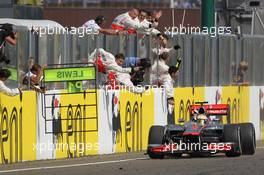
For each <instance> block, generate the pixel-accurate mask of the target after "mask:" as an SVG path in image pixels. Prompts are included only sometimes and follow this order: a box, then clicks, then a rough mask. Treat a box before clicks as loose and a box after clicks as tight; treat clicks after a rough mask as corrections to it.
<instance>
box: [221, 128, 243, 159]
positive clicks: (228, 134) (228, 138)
mask: <svg viewBox="0 0 264 175" xmlns="http://www.w3.org/2000/svg"><path fill="white" fill-rule="evenodd" d="M223 134H224V135H223V137H224V141H225V143H234V145H233V147H232V148H231V150H230V151H227V152H226V153H225V155H226V156H227V157H237V156H240V155H241V139H240V128H239V126H238V125H236V124H228V125H224V133H223Z"/></svg>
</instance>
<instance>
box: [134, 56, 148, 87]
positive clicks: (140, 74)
mask: <svg viewBox="0 0 264 175" xmlns="http://www.w3.org/2000/svg"><path fill="white" fill-rule="evenodd" d="M137 66H139V67H141V69H140V70H139V71H137V72H135V73H134V74H133V75H131V81H132V83H133V84H134V86H137V85H140V83H142V82H143V81H144V74H145V69H146V68H149V67H151V60H150V59H149V58H142V59H140V62H139V63H138V65H137Z"/></svg>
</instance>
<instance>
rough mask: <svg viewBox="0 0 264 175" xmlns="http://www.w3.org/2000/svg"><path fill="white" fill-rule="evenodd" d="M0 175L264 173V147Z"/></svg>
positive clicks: (89, 161) (137, 156)
mask: <svg viewBox="0 0 264 175" xmlns="http://www.w3.org/2000/svg"><path fill="white" fill-rule="evenodd" d="M0 174H1V175H2V174H3V175H5V174H10V175H11V174H12V175H92V174H96V175H104V174H105V175H118V174H129V175H130V174H131V175H145V174H146V175H157V174H160V175H171V174H199V175H203V174H204V175H207V174H247V175H248V174H254V175H255V174H264V145H263V144H258V148H257V151H256V154H255V155H253V156H241V157H236V158H227V157H225V156H224V155H220V154H219V155H216V156H213V157H206V158H190V157H188V156H184V157H183V158H179V159H175V158H165V159H163V160H151V159H149V158H148V156H145V155H144V152H138V153H127V154H115V155H102V156H90V157H84V158H77V159H65V160H49V161H35V162H25V163H18V164H12V165H2V166H0Z"/></svg>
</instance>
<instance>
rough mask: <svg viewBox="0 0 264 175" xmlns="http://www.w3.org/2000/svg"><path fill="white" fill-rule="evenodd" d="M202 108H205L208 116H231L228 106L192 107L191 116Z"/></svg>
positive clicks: (208, 105)
mask: <svg viewBox="0 0 264 175" xmlns="http://www.w3.org/2000/svg"><path fill="white" fill-rule="evenodd" d="M200 108H203V109H204V110H205V113H206V114H207V115H228V114H229V105H228V104H206V105H191V106H190V108H189V109H190V114H191V115H193V114H194V113H195V111H199V109H200Z"/></svg>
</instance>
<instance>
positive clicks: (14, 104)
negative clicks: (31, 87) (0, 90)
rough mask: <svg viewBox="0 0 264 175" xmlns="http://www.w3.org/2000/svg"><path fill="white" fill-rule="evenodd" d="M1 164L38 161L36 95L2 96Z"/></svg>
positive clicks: (0, 102)
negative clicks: (36, 146)
mask: <svg viewBox="0 0 264 175" xmlns="http://www.w3.org/2000/svg"><path fill="white" fill-rule="evenodd" d="M0 100H1V101H0V105H1V112H0V116H1V120H0V164H7V163H15V162H21V161H30V160H36V151H35V150H34V148H33V144H36V140H37V138H36V137H37V135H36V109H37V106H36V100H37V99H36V93H35V92H29V91H26V92H23V94H22V95H17V96H15V97H8V96H6V95H3V94H0Z"/></svg>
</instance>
